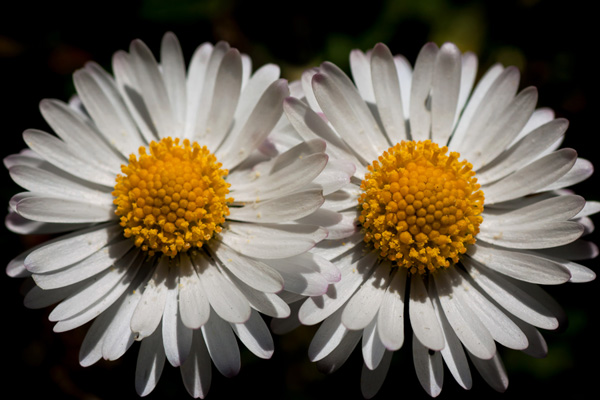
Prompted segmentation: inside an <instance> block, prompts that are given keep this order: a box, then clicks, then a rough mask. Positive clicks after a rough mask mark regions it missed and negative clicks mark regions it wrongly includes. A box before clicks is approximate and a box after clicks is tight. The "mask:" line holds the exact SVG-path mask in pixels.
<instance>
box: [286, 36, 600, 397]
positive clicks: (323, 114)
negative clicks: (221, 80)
mask: <svg viewBox="0 0 600 400" xmlns="http://www.w3.org/2000/svg"><path fill="white" fill-rule="evenodd" d="M350 62H351V69H352V75H353V78H354V83H353V82H352V81H351V80H350V79H349V78H348V77H347V76H346V75H345V74H344V73H343V72H342V71H341V70H340V69H339V68H338V67H336V66H335V65H333V64H331V63H327V62H326V63H323V64H322V65H321V66H320V67H319V68H316V69H313V70H310V71H307V72H305V73H304V75H303V77H302V82H301V83H302V89H303V92H304V94H305V99H304V100H299V99H297V98H288V99H287V100H286V102H285V104H284V110H285V113H286V115H287V116H288V118H289V120H290V122H291V124H292V125H293V126H294V128H295V129H296V130H297V132H298V133H299V134H300V136H301V137H302V138H303V139H305V140H309V139H312V138H317V137H320V138H322V139H324V140H326V141H327V149H328V150H327V151H328V153H329V155H330V156H331V160H332V161H333V162H335V160H343V159H346V160H352V162H353V163H354V165H355V166H356V172H355V174H354V176H353V179H352V183H351V184H349V185H348V186H346V187H344V188H343V189H342V190H340V191H337V192H335V193H333V194H331V195H328V196H326V199H325V203H324V205H323V207H324V208H326V209H330V210H335V211H340V212H341V213H342V214H343V215H344V216H345V217H347V218H353V219H354V220H355V221H356V229H355V232H354V233H353V234H352V235H350V236H348V237H347V238H344V239H339V240H329V241H323V242H321V243H319V244H318V245H317V246H316V247H315V249H314V250H313V252H314V253H315V254H319V255H321V256H324V257H326V258H327V259H329V260H330V261H332V262H333V263H334V264H336V265H337V266H338V267H339V268H340V270H341V272H342V279H341V280H340V282H338V283H336V284H334V285H332V286H331V287H330V288H329V290H328V292H327V293H326V294H324V295H322V296H315V297H311V298H309V299H306V301H304V302H298V303H296V305H295V306H296V307H298V308H299V310H298V319H299V321H300V322H301V323H303V324H306V325H313V324H317V323H319V322H322V321H323V323H322V324H321V326H320V327H319V329H318V331H317V333H316V334H315V337H314V339H313V340H312V343H311V345H310V349H309V356H310V359H311V360H312V361H316V362H317V363H318V365H319V366H320V367H321V368H322V369H323V370H325V371H327V372H331V371H334V370H335V369H337V368H338V367H339V366H340V365H341V364H343V363H344V361H345V360H346V358H347V357H348V356H349V355H350V353H351V352H352V350H353V349H354V348H355V347H356V345H357V344H358V343H359V341H361V339H362V342H361V345H360V346H361V347H362V355H363V359H364V367H363V373H362V392H363V395H364V396H365V397H372V396H374V395H375V394H376V393H377V391H378V390H379V388H380V387H381V385H382V383H383V381H384V378H385V376H386V373H387V370H388V368H389V365H390V359H391V356H392V354H393V352H394V351H395V350H398V349H400V348H401V346H402V345H403V343H404V341H405V323H404V320H405V318H406V319H407V321H408V325H409V327H410V328H411V329H410V330H408V329H407V330H406V332H407V333H408V332H409V331H412V334H411V335H410V336H411V337H412V353H413V359H414V366H415V370H416V373H417V376H418V379H419V381H420V383H421V385H422V386H423V387H424V388H425V390H426V391H427V393H429V394H430V395H431V396H436V395H438V394H439V393H440V391H441V388H442V379H443V369H444V368H443V362H445V364H446V365H447V367H448V369H449V371H450V373H451V374H452V376H453V377H454V378H455V379H456V381H457V382H458V383H459V384H460V385H461V386H462V387H464V388H467V389H468V388H470V387H471V384H472V379H471V372H470V368H469V362H468V359H470V360H471V363H472V365H473V366H475V368H476V369H477V370H478V371H479V372H480V374H481V375H482V376H483V378H484V379H485V380H486V381H487V382H488V383H489V384H490V385H491V386H492V387H493V388H494V389H496V390H499V391H503V390H505V389H506V387H507V385H508V378H507V376H506V373H505V370H504V368H503V365H502V362H501V360H500V358H499V357H498V353H497V351H496V342H498V343H500V344H502V345H504V346H506V347H509V348H512V349H519V350H523V351H524V352H525V353H527V354H530V355H532V356H537V357H539V356H543V355H545V353H546V350H547V348H546V344H545V342H544V339H543V338H542V336H541V335H540V333H539V332H538V328H542V329H555V328H557V327H558V325H559V323H560V322H561V320H562V319H563V318H564V315H563V312H562V311H561V309H560V307H559V306H558V305H557V304H556V303H555V302H554V301H553V299H551V298H550V297H549V296H548V295H547V294H546V292H544V291H543V289H541V288H540V287H539V286H538V284H542V285H554V284H561V283H565V282H568V281H570V282H586V281H590V280H592V279H594V277H595V275H594V273H593V272H592V271H590V270H589V269H588V268H586V267H584V266H582V265H579V264H577V263H576V262H574V261H572V260H580V259H587V258H593V257H595V256H596V254H597V252H598V251H597V248H596V246H595V245H594V244H593V243H590V242H587V241H584V240H582V239H580V237H581V236H582V235H583V234H585V233H587V232H589V231H591V230H592V229H593V225H592V223H591V221H590V220H589V218H588V217H587V216H588V215H590V214H592V213H595V212H597V211H598V210H599V209H600V206H599V203H597V202H586V201H585V200H584V199H583V198H581V197H579V196H576V195H574V194H572V193H570V192H567V191H565V190H563V188H565V187H567V186H570V185H572V184H575V183H577V182H580V181H582V180H584V179H586V178H587V177H588V176H589V175H590V174H591V173H592V165H591V163H590V162H588V161H586V160H583V159H580V158H577V153H576V152H575V151H574V150H572V149H561V150H557V148H558V147H559V145H560V143H561V140H562V137H563V134H564V133H565V130H566V128H567V121H565V120H563V119H555V118H554V114H553V112H552V111H551V110H548V109H537V110H536V109H535V106H536V101H537V92H536V89H535V88H533V87H530V88H526V89H524V90H522V91H521V92H519V93H518V94H517V89H518V85H519V71H518V70H517V69H516V68H514V67H508V68H504V67H503V66H501V65H494V66H493V67H492V68H490V70H489V71H487V73H486V74H484V76H483V77H482V78H481V80H480V81H479V82H478V83H477V85H475V86H474V82H475V75H476V71H477V59H476V57H475V56H474V55H473V54H471V53H465V54H461V53H460V51H459V50H458V49H457V47H456V46H455V45H453V44H449V43H447V44H444V45H443V46H442V47H441V48H438V47H437V46H436V45H434V44H432V43H430V44H427V45H425V46H424V47H423V49H422V50H421V52H420V54H419V56H418V58H417V61H416V64H415V66H414V68H412V67H411V65H410V64H409V63H408V62H407V61H406V59H405V58H404V57H402V56H392V54H391V53H390V51H389V49H388V48H387V47H386V46H385V45H383V44H378V45H377V46H375V48H374V49H373V50H372V51H369V52H367V53H363V52H360V51H353V52H352V53H351V55H350ZM473 86H474V87H473ZM405 311H406V315H405ZM274 322H276V321H274ZM285 324H286V325H279V326H274V328H276V329H277V330H278V331H285V330H286V329H287V328H289V327H290V326H292V325H293V324H292V323H290V322H289V321H288V322H286V323H285ZM442 361H443V362H442Z"/></svg>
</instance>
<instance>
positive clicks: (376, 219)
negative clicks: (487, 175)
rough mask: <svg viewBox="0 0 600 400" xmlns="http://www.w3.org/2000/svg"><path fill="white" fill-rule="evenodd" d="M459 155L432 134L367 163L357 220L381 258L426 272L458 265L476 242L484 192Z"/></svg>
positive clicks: (410, 269)
mask: <svg viewBox="0 0 600 400" xmlns="http://www.w3.org/2000/svg"><path fill="white" fill-rule="evenodd" d="M459 157H460V154H458V153H456V152H450V153H449V154H448V148H447V147H441V148H440V147H439V146H438V145H437V144H435V143H432V142H431V141H429V140H427V141H423V142H414V141H410V142H404V141H403V142H402V143H399V144H396V145H395V146H393V147H391V148H389V149H388V150H387V151H385V152H384V153H383V155H381V156H380V157H379V159H378V160H375V161H373V164H372V165H369V166H368V169H369V172H368V173H367V174H366V175H365V179H364V180H363V181H362V183H361V189H362V190H363V193H362V194H361V196H360V198H359V209H360V217H359V222H360V224H361V225H362V228H363V232H364V240H365V242H367V243H370V244H372V245H373V246H374V247H375V249H377V250H378V251H379V255H380V256H381V257H382V258H386V259H388V260H391V261H392V262H393V263H394V264H395V265H397V266H402V267H405V268H407V269H408V270H409V271H410V272H411V273H413V274H414V273H419V274H424V273H426V272H432V271H435V270H436V269H438V268H447V267H449V266H451V265H454V264H455V263H457V262H458V258H459V255H460V254H463V253H465V251H466V246H468V245H470V244H473V243H475V235H477V233H478V232H479V224H480V223H481V221H482V217H481V216H480V214H481V212H482V211H483V192H482V191H481V190H479V188H480V185H479V184H478V183H477V179H476V178H475V172H474V171H473V170H472V165H471V164H469V163H468V162H467V161H465V160H463V161H459V160H458V158H459Z"/></svg>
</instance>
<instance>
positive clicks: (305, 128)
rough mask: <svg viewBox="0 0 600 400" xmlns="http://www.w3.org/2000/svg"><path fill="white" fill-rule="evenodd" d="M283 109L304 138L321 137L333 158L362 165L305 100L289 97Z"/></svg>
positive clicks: (307, 139)
mask: <svg viewBox="0 0 600 400" xmlns="http://www.w3.org/2000/svg"><path fill="white" fill-rule="evenodd" d="M283 110H284V111H285V115H286V116H287V118H288V120H289V122H290V123H291V124H292V126H293V127H294V129H295V130H296V131H297V132H298V134H299V135H300V136H301V137H302V139H304V140H306V141H309V140H313V139H317V138H321V139H323V140H325V141H326V142H327V153H328V154H331V156H332V157H333V158H336V159H348V160H350V161H351V162H353V164H354V165H355V166H357V165H362V162H359V161H358V160H357V159H356V157H354V155H353V153H352V150H350V148H349V147H348V145H347V144H346V143H345V142H344V140H343V139H342V138H340V136H339V135H338V134H337V133H335V132H334V131H333V130H332V129H331V127H330V126H329V125H327V122H325V120H324V119H323V118H321V117H320V116H319V115H318V114H317V113H316V112H315V111H313V110H311V109H310V108H309V107H308V106H307V105H306V104H305V103H304V102H302V101H300V100H298V99H296V98H293V97H288V98H286V99H285V101H284V103H283ZM344 137H345V136H344Z"/></svg>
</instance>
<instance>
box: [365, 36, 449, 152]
mask: <svg viewBox="0 0 600 400" xmlns="http://www.w3.org/2000/svg"><path fill="white" fill-rule="evenodd" d="M437 53H438V47H437V46H436V45H435V44H434V43H427V44H426V45H425V46H423V47H422V48H421V51H420V52H419V55H418V56H417V61H415V68H414V71H413V79H412V87H411V92H410V113H409V115H410V135H411V137H412V139H413V140H426V139H430V137H431V135H430V133H431V113H430V111H429V109H428V107H427V103H428V99H429V96H430V94H431V82H432V80H433V69H434V67H435V59H436V57H437ZM375 159H376V157H373V158H371V160H375Z"/></svg>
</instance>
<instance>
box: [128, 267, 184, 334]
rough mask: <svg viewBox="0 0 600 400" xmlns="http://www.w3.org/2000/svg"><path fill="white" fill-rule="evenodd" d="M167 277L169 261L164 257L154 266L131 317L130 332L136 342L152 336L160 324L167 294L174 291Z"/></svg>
mask: <svg viewBox="0 0 600 400" xmlns="http://www.w3.org/2000/svg"><path fill="white" fill-rule="evenodd" d="M168 277H169V261H168V259H167V258H166V257H164V258H162V259H161V260H160V261H159V263H158V265H157V266H156V269H155V270H154V273H153V275H152V278H151V279H150V281H148V284H147V285H146V287H145V288H144V293H143V294H142V298H141V299H140V302H139V303H138V305H137V307H136V309H135V311H134V313H133V316H132V317H131V330H132V331H133V332H134V333H135V334H136V339H137V340H142V339H144V338H146V337H148V336H150V335H152V333H153V332H154V331H155V330H156V328H157V327H158V325H159V324H160V321H161V319H162V316H163V311H164V309H165V304H166V302H167V296H168V292H169V291H170V290H175V289H174V288H173V282H170V283H169V282H167V279H168ZM161 336H162V335H161Z"/></svg>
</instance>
